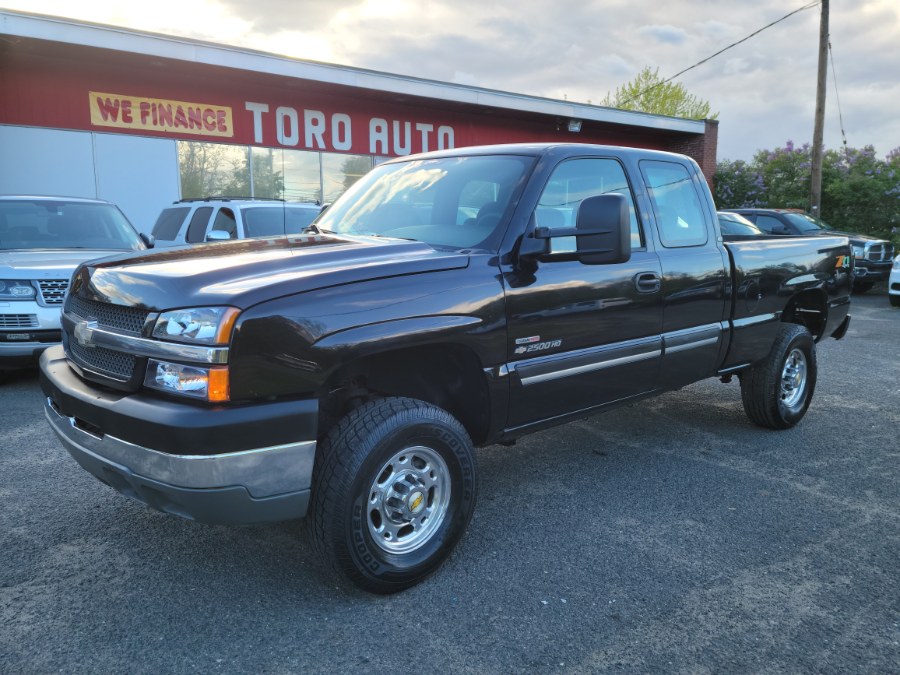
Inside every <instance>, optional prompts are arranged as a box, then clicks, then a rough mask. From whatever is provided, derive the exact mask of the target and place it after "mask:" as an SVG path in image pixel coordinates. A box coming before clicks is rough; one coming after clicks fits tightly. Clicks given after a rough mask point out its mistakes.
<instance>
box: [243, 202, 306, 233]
mask: <svg viewBox="0 0 900 675" xmlns="http://www.w3.org/2000/svg"><path fill="white" fill-rule="evenodd" d="M241 213H242V214H243V215H244V232H245V234H246V236H248V237H269V236H272V235H278V234H300V233H301V232H303V230H305V229H306V227H307V226H308V225H309V224H310V223H311V222H312V221H313V220H314V219H315V217H316V216H318V215H319V208H318V207H312V206H289V205H287V204H285V205H284V206H248V207H246V208H243V209H241Z"/></svg>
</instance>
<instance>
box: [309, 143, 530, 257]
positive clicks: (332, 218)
mask: <svg viewBox="0 0 900 675" xmlns="http://www.w3.org/2000/svg"><path fill="white" fill-rule="evenodd" d="M533 163H534V158H532V157H523V156H517V155H488V156H473V157H448V158H444V159H425V160H411V161H408V162H400V163H396V164H383V165H381V166H378V167H376V168H375V169H373V170H372V171H370V172H369V173H368V174H366V175H365V176H364V177H363V178H362V179H361V180H359V181H357V182H356V183H355V184H354V185H353V187H351V188H350V189H349V190H348V191H347V192H346V193H345V194H344V195H343V196H342V197H341V198H340V199H339V200H338V201H337V202H335V203H334V205H333V206H332V207H331V208H330V209H328V210H327V211H326V212H325V213H323V214H322V216H320V217H319V219H318V220H317V221H316V226H317V227H318V228H320V229H324V230H330V231H333V232H337V233H339V234H362V235H376V236H383V237H398V238H401V239H415V240H417V241H422V242H425V243H426V244H430V245H432V246H436V247H451V248H454V249H462V248H487V249H496V248H497V247H498V246H499V243H500V238H501V237H502V235H503V232H502V231H501V224H502V223H504V222H505V219H506V217H507V216H508V215H509V214H508V213H507V211H508V210H509V209H510V205H511V204H512V203H513V202H512V198H513V196H514V195H515V194H517V193H518V191H519V190H520V189H521V187H522V185H523V184H524V182H525V179H526V177H527V175H528V170H529V169H530V167H531V166H532V164H533Z"/></svg>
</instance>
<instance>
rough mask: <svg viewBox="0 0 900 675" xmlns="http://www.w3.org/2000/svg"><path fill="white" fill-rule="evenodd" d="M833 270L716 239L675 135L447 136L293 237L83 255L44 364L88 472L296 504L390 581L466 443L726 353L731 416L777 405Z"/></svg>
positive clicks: (830, 297) (186, 497)
mask: <svg viewBox="0 0 900 675" xmlns="http://www.w3.org/2000/svg"><path fill="white" fill-rule="evenodd" d="M851 275H852V267H851V263H850V247H849V244H848V242H847V239H846V238H845V237H808V238H804V237H797V238H782V239H778V238H764V237H759V238H755V239H749V238H748V240H745V241H739V242H733V243H727V244H725V243H723V242H722V239H721V235H720V233H719V229H718V227H717V224H716V211H715V208H714V206H713V203H712V199H711V197H710V194H709V190H708V188H707V185H706V181H705V180H704V179H703V176H702V175H701V173H700V171H699V169H698V167H697V165H696V164H695V163H694V162H693V161H692V160H690V159H688V158H686V157H683V156H680V155H673V154H668V153H661V152H652V151H644V150H633V149H623V148H613V147H598V146H587V145H534V146H530V145H513V146H493V147H480V148H468V149H462V150H453V151H444V152H440V153H433V154H428V155H422V156H416V157H408V158H404V159H399V160H395V161H391V162H387V163H385V164H382V165H380V166H379V167H377V168H376V169H374V170H373V171H372V172H370V173H369V174H367V175H366V176H365V177H363V178H362V179H361V180H360V181H359V182H357V183H356V184H355V185H354V186H353V187H352V188H351V189H350V190H349V191H348V192H347V193H346V194H345V195H344V196H343V197H342V198H341V199H340V200H338V201H337V202H336V203H335V204H334V205H333V206H332V207H331V209H329V210H328V211H327V212H326V213H324V214H323V215H322V216H320V217H319V219H318V220H317V221H316V222H315V223H314V225H313V226H312V229H311V231H310V232H309V233H308V234H304V235H299V236H289V237H280V238H274V237H273V238H268V239H257V240H247V241H237V242H232V243H220V244H210V245H199V246H196V247H193V248H181V249H168V250H166V251H158V252H154V253H141V254H136V255H123V256H120V257H118V258H116V259H110V260H104V261H102V262H100V263H94V264H85V265H83V266H81V267H80V268H79V269H78V270H77V271H76V272H75V274H74V277H73V279H72V284H71V287H70V292H69V296H68V298H67V300H66V303H65V311H64V315H63V327H64V348H63V347H59V348H56V349H53V350H48V352H47V353H46V354H45V355H44V357H43V359H42V363H41V368H42V377H41V385H42V387H43V390H44V392H45V393H46V396H47V406H46V414H47V417H48V419H49V421H50V424H51V425H52V427H53V429H54V430H55V431H56V433H57V434H58V435H59V437H60V439H61V440H62V442H63V444H64V445H65V446H66V448H67V449H68V450H69V452H70V453H71V454H72V455H73V456H74V457H75V459H76V460H77V461H78V462H79V463H80V464H81V465H82V466H83V467H84V468H86V469H87V470H88V471H90V472H91V473H92V474H94V475H95V476H97V477H98V478H100V480H102V481H104V482H105V483H107V484H109V485H111V486H112V487H114V488H116V489H117V490H119V491H121V492H123V493H125V494H127V495H129V496H132V497H135V498H137V499H140V500H142V501H144V502H146V503H147V504H149V505H151V506H153V507H155V508H158V509H161V510H163V511H166V512H169V513H174V514H177V515H180V516H185V517H188V518H194V519H197V520H202V521H208V522H214V523H258V522H264V521H271V520H279V519H289V518H297V517H301V516H305V515H308V519H307V520H308V523H309V526H310V529H311V531H312V534H313V537H312V539H313V541H314V542H315V545H316V546H317V547H318V548H319V549H320V550H321V552H322V554H323V555H324V556H325V557H326V558H327V559H328V560H330V562H331V563H332V565H333V566H334V567H335V568H336V569H337V570H339V571H340V572H342V573H344V574H345V575H347V576H348V577H349V578H350V579H352V580H353V581H354V582H355V583H357V584H359V585H360V586H362V587H363V588H366V589H369V590H372V591H376V592H392V591H396V590H400V589H402V588H405V587H408V586H410V585H412V584H414V583H416V582H417V581H419V580H420V579H422V578H423V577H424V576H425V575H427V574H428V573H430V572H431V571H433V570H434V569H435V568H436V567H437V566H438V565H439V564H440V562H441V561H442V560H443V559H444V558H446V556H447V555H448V554H449V552H450V550H451V549H452V548H453V546H454V545H455V544H456V542H457V541H458V539H459V538H460V536H461V535H462V533H463V531H464V530H465V528H466V525H467V523H468V522H469V518H470V516H471V515H472V511H473V509H474V506H475V495H476V467H475V462H474V459H473V452H472V448H473V445H476V446H484V445H488V444H492V443H511V442H513V441H514V440H515V439H516V438H517V437H518V436H521V435H523V434H526V433H529V432H531V431H535V430H538V429H543V428H546V427H549V426H552V425H555V424H560V423H562V422H565V421H567V420H571V419H575V418H579V417H583V416H586V415H588V414H591V413H594V412H598V411H602V410H606V409H609V408H611V407H614V406H618V405H622V404H627V403H630V402H633V401H635V400H638V399H640V398H643V397H647V396H651V395H654V394H658V393H660V392H663V391H666V390H669V389H674V388H677V387H681V386H683V385H686V384H690V383H692V382H695V381H697V380H699V379H702V378H706V377H721V378H722V379H723V380H725V381H728V380H730V379H731V376H732V375H733V374H737V375H738V376H739V378H740V382H741V392H742V398H743V404H744V408H745V410H746V412H747V414H748V415H749V417H750V419H751V420H753V421H754V422H756V423H757V424H760V425H762V426H765V427H771V428H775V429H783V428H787V427H790V426H792V425H794V424H796V423H797V422H798V421H799V420H800V419H801V418H802V417H803V415H804V413H805V412H806V410H807V407H808V406H809V404H810V401H811V399H812V396H813V389H814V387H815V384H816V350H815V341H817V340H819V339H822V338H825V337H829V336H830V337H835V338H840V337H842V336H843V334H844V332H845V331H846V329H847V325H848V322H849V315H848V309H849V302H850V298H849V292H850V282H851Z"/></svg>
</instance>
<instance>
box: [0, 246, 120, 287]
mask: <svg viewBox="0 0 900 675" xmlns="http://www.w3.org/2000/svg"><path fill="white" fill-rule="evenodd" d="M121 253H122V252H121V251H111V250H109V249H102V250H97V249H82V248H77V249H46V248H43V249H27V250H26V249H6V250H0V279H66V280H67V281H68V279H69V277H70V276H72V272H74V271H75V268H76V267H78V266H79V265H80V264H81V263H83V262H84V261H86V260H91V259H93V258H102V257H106V256H110V255H115V254H121Z"/></svg>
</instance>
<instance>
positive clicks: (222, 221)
mask: <svg viewBox="0 0 900 675" xmlns="http://www.w3.org/2000/svg"><path fill="white" fill-rule="evenodd" d="M209 230H210V232H216V231H218V232H227V233H228V236H229V237H231V238H232V239H236V238H237V221H236V220H235V218H234V212H233V211H232V210H231V209H219V212H218V213H217V214H216V219H215V221H214V222H213V225H212V227H211V228H209Z"/></svg>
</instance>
